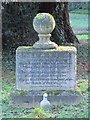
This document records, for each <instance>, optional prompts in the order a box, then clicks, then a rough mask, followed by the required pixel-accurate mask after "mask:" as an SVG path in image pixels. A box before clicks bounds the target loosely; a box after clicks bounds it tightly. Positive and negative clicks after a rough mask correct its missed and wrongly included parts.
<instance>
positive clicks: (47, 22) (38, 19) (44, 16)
mask: <svg viewBox="0 0 90 120" xmlns="http://www.w3.org/2000/svg"><path fill="white" fill-rule="evenodd" d="M33 27H34V30H35V31H36V32H37V33H39V34H50V33H51V32H52V31H53V30H54V28H55V20H54V18H53V16H52V15H50V14H49V13H39V14H37V15H36V16H35V18H34V20H33Z"/></svg>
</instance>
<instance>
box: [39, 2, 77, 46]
mask: <svg viewBox="0 0 90 120" xmlns="http://www.w3.org/2000/svg"><path fill="white" fill-rule="evenodd" d="M38 12H48V13H50V14H52V15H53V16H54V18H55V21H56V27H55V30H54V31H53V32H52V38H51V40H52V41H54V42H55V43H57V44H58V45H61V44H64V45H65V44H66V43H74V42H77V43H79V41H78V39H77V37H76V35H75V34H74V32H73V30H72V28H71V26H70V21H69V12H68V3H67V2H63V3H62V2H44V3H40V6H39V11H38Z"/></svg>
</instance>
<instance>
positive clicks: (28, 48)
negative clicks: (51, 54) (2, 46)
mask: <svg viewBox="0 0 90 120" xmlns="http://www.w3.org/2000/svg"><path fill="white" fill-rule="evenodd" d="M17 50H60V51H76V48H75V47H72V46H58V47H57V48H56V49H52V48H50V49H41V48H33V46H21V47H18V48H17Z"/></svg>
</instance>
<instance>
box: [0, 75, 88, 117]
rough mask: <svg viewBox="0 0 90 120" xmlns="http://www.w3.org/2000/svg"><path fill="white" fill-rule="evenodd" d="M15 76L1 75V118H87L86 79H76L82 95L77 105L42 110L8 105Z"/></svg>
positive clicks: (13, 87)
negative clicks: (46, 110)
mask: <svg viewBox="0 0 90 120" xmlns="http://www.w3.org/2000/svg"><path fill="white" fill-rule="evenodd" d="M13 79H15V76H12V77H11V76H10V75H8V76H5V77H3V83H2V85H3V89H2V95H3V96H2V117H3V118H75V117H77V118H79V117H80V118H88V103H87V99H88V91H87V80H82V79H80V80H78V83H79V84H80V87H78V91H79V92H80V93H81V94H82V95H83V98H82V102H81V103H80V104H78V105H58V106H52V108H51V110H50V111H48V112H44V111H43V110H42V109H41V108H34V109H33V108H31V109H30V108H29V109H28V108H27V109H25V108H22V107H14V106H10V105H9V99H10V92H11V91H12V90H13V89H15V83H14V82H12V81H14V80H13Z"/></svg>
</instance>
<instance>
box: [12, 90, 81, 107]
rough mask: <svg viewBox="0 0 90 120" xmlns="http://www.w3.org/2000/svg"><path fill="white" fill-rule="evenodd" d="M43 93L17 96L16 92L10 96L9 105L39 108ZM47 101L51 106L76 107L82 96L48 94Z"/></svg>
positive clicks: (77, 94)
mask: <svg viewBox="0 0 90 120" xmlns="http://www.w3.org/2000/svg"><path fill="white" fill-rule="evenodd" d="M42 97H43V93H34V92H30V93H29V92H28V94H17V93H16V92H13V93H11V95H10V105H14V106H20V107H24V108H31V107H40V102H41V100H42ZM48 100H49V101H50V104H51V106H52V105H60V104H67V105H77V104H79V103H80V102H81V100H82V96H81V94H80V93H78V92H75V93H71V92H62V94H57V95H55V94H49V96H48Z"/></svg>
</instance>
